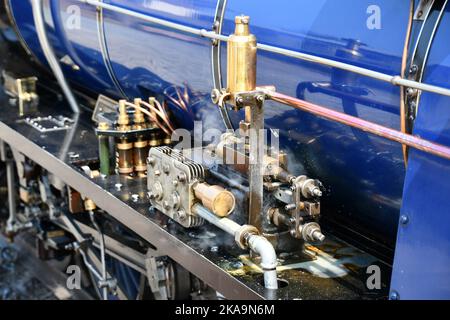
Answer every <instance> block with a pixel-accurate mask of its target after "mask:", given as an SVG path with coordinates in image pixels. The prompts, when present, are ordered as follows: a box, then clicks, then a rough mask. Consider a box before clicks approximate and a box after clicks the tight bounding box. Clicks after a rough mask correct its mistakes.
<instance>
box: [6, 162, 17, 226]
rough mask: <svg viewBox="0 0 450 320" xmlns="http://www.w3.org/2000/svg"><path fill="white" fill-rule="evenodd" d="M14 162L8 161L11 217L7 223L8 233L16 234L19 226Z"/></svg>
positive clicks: (7, 176)
mask: <svg viewBox="0 0 450 320" xmlns="http://www.w3.org/2000/svg"><path fill="white" fill-rule="evenodd" d="M14 180H15V179H14V161H12V160H6V183H7V186H8V206H9V217H8V221H7V222H6V226H7V231H10V232H14V231H15V226H16V224H17V211H16V193H15V186H14V185H15V181H14Z"/></svg>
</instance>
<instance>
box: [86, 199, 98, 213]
mask: <svg viewBox="0 0 450 320" xmlns="http://www.w3.org/2000/svg"><path fill="white" fill-rule="evenodd" d="M84 209H85V210H86V211H94V210H95V209H97V206H96V204H95V202H94V201H92V200H91V199H89V198H86V199H85V200H84Z"/></svg>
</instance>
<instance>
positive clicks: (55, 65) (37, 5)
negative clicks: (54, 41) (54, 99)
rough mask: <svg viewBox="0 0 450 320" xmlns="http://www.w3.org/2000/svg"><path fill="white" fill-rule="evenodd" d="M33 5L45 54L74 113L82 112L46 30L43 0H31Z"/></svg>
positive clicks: (35, 22) (34, 17)
mask: <svg viewBox="0 0 450 320" xmlns="http://www.w3.org/2000/svg"><path fill="white" fill-rule="evenodd" d="M31 6H32V9H33V19H34V25H35V27H36V33H37V36H38V40H39V43H40V45H41V48H42V51H43V53H44V56H45V58H46V60H47V62H48V64H49V66H50V69H51V70H52V71H53V74H54V76H55V78H56V80H57V81H58V83H59V85H60V87H61V89H62V91H63V93H64V96H65V97H66V99H67V102H68V103H69V105H70V108H71V109H72V111H73V112H74V113H80V108H79V107H78V103H77V101H76V99H75V97H74V95H73V94H72V90H71V89H70V87H69V84H68V83H67V81H66V78H65V77H64V73H63V71H62V69H61V66H60V65H59V62H58V59H57V58H56V56H55V53H54V52H53V49H52V47H51V45H50V43H49V41H48V37H47V32H46V30H45V22H44V16H43V12H42V0H31Z"/></svg>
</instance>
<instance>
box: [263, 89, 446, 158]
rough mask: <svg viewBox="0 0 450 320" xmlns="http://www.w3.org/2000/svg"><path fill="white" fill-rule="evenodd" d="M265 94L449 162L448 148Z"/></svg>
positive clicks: (343, 114)
mask: <svg viewBox="0 0 450 320" xmlns="http://www.w3.org/2000/svg"><path fill="white" fill-rule="evenodd" d="M265 92H266V94H267V96H268V97H269V98H270V99H271V100H273V101H277V102H280V103H283V104H286V105H289V106H292V107H294V108H296V109H299V110H302V111H306V112H309V113H312V114H314V115H316V116H319V117H322V118H325V119H328V120H331V121H336V122H339V123H342V124H345V125H348V126H350V127H353V128H357V129H360V130H362V131H365V132H369V133H372V134H374V135H377V136H380V137H383V138H386V139H388V140H392V141H396V142H399V143H401V144H403V145H406V146H408V147H411V148H415V149H417V150H421V151H424V152H427V153H430V154H434V155H436V156H439V157H442V158H445V159H449V160H450V148H448V147H446V146H443V145H440V144H437V143H434V142H431V141H429V140H425V139H422V138H419V137H416V136H413V135H411V134H407V133H403V132H400V131H398V130H394V129H391V128H387V127H384V126H381V125H379V124H376V123H373V122H370V121H366V120H363V119H360V118H357V117H353V116H350V115H348V114H345V113H342V112H338V111H334V110H331V109H328V108H325V107H322V106H319V105H316V104H313V103H310V102H307V101H304V100H300V99H296V98H293V97H290V96H288V95H285V94H282V93H278V92H274V91H269V90H267V91H265Z"/></svg>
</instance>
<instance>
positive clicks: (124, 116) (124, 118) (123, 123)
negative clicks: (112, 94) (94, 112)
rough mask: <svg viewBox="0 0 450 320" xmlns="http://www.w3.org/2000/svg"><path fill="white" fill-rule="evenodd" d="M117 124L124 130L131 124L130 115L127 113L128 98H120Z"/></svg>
mask: <svg viewBox="0 0 450 320" xmlns="http://www.w3.org/2000/svg"><path fill="white" fill-rule="evenodd" d="M117 124H118V125H119V127H120V128H122V130H125V128H126V127H127V126H128V125H129V124H130V117H129V116H128V113H127V105H126V100H119V117H118V118H117Z"/></svg>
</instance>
